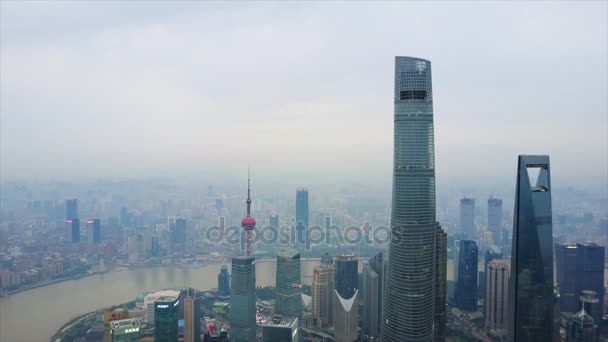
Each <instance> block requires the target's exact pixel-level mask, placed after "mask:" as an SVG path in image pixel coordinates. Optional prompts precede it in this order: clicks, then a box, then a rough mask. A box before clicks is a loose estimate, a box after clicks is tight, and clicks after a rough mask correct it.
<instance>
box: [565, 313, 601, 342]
mask: <svg viewBox="0 0 608 342" xmlns="http://www.w3.org/2000/svg"><path fill="white" fill-rule="evenodd" d="M598 341H599V331H598V327H597V324H595V322H594V321H593V318H592V317H591V315H589V314H588V313H587V312H585V309H581V310H580V311H579V312H577V313H575V314H574V315H572V316H570V317H569V319H568V324H567V329H566V342H598Z"/></svg>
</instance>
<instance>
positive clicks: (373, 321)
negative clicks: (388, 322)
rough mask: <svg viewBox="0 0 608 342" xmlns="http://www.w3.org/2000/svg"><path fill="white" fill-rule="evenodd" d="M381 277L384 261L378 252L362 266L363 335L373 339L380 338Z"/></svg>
mask: <svg viewBox="0 0 608 342" xmlns="http://www.w3.org/2000/svg"><path fill="white" fill-rule="evenodd" d="M383 275H384V259H383V255H382V252H380V253H378V254H376V255H375V256H373V257H372V258H370V259H369V261H368V262H367V264H366V265H365V266H363V333H364V334H365V335H367V336H369V337H373V338H378V336H380V324H381V323H382V322H381V320H380V318H381V317H382V293H383V290H382V288H383V278H384V277H383Z"/></svg>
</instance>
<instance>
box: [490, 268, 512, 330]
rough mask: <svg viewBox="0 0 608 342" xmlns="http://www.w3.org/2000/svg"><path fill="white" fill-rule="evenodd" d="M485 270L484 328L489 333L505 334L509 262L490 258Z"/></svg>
mask: <svg viewBox="0 0 608 342" xmlns="http://www.w3.org/2000/svg"><path fill="white" fill-rule="evenodd" d="M486 272H487V274H488V277H487V285H486V288H487V290H488V292H487V295H486V301H485V328H486V331H488V332H489V333H490V334H493V335H496V336H506V329H507V314H508V311H507V309H508V303H509V301H508V295H509V292H508V291H509V263H508V261H506V260H499V259H497V260H492V261H490V262H489V263H488V264H487V265H486Z"/></svg>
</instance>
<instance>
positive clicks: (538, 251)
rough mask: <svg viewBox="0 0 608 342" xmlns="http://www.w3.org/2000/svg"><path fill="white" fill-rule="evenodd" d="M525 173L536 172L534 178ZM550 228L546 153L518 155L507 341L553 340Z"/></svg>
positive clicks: (549, 192)
mask: <svg viewBox="0 0 608 342" xmlns="http://www.w3.org/2000/svg"><path fill="white" fill-rule="evenodd" d="M531 175H532V176H535V175H536V182H534V181H533V180H531V179H530V176H531ZM552 226H553V225H552V211H551V172H550V165H549V156H538V155H537V156H534V155H520V156H519V157H518V165H517V183H516V187H515V210H514V218H513V243H512V252H511V276H510V279H509V326H508V328H507V330H508V331H509V341H517V342H528V341H553V337H554V333H555V327H554V325H555V322H554V310H555V302H556V299H555V294H554V287H553V235H552Z"/></svg>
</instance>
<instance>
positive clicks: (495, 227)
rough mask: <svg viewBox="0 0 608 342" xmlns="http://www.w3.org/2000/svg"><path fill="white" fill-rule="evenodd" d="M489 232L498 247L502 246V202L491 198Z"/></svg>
mask: <svg viewBox="0 0 608 342" xmlns="http://www.w3.org/2000/svg"><path fill="white" fill-rule="evenodd" d="M488 231H490V232H491V233H492V240H493V241H494V244H496V245H497V246H501V245H502V200H501V199H499V198H494V197H490V198H489V199H488Z"/></svg>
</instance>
